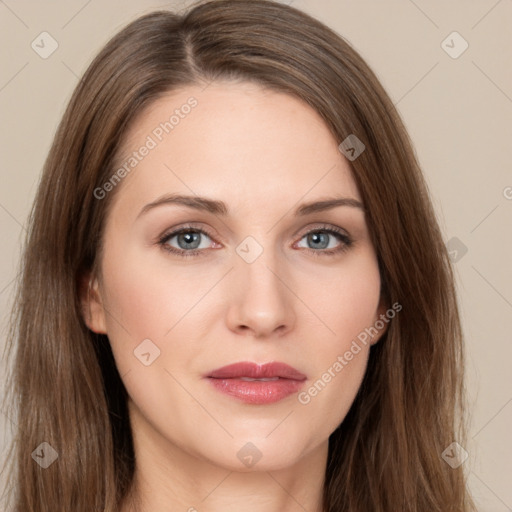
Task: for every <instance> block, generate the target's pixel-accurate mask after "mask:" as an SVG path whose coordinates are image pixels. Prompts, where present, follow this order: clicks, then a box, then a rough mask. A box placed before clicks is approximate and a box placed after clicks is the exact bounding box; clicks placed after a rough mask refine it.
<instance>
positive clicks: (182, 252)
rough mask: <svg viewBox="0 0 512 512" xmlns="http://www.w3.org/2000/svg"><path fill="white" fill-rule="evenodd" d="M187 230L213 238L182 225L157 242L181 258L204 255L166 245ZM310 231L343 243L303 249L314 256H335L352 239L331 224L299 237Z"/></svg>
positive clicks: (193, 250)
mask: <svg viewBox="0 0 512 512" xmlns="http://www.w3.org/2000/svg"><path fill="white" fill-rule="evenodd" d="M189 232H194V233H201V234H204V235H206V236H208V237H209V238H211V239H213V236H212V235H211V234H210V233H209V232H208V230H206V229H203V228H201V229H200V228H196V227H194V226H183V227H182V228H180V229H177V230H176V231H172V232H171V233H165V234H164V235H163V236H161V237H160V238H159V239H158V244H159V245H160V246H162V249H164V250H165V251H167V252H170V253H172V254H176V255H178V256H180V257H183V258H189V257H191V256H201V255H204V253H205V252H206V251H205V250H204V249H192V250H190V251H186V250H184V249H176V248H175V247H171V246H169V245H168V243H167V242H168V241H169V240H170V239H171V238H174V237H175V236H177V235H180V234H182V233H189ZM312 233H328V234H331V235H335V236H337V237H338V238H339V239H340V241H341V242H343V244H342V245H341V246H339V247H337V248H335V249H320V250H315V249H308V248H306V249H305V250H306V251H307V252H310V253H312V254H313V255H314V256H315V257H317V256H335V255H337V254H340V253H343V252H345V251H347V250H348V249H349V247H350V246H351V245H352V243H353V240H352V239H351V238H350V237H349V236H348V235H346V234H345V233H343V232H342V231H341V230H340V229H338V228H335V227H333V226H321V227H319V228H314V229H311V230H310V231H307V232H306V233H304V234H303V235H302V237H301V238H300V239H301V240H302V238H304V237H305V236H307V235H309V234H312Z"/></svg>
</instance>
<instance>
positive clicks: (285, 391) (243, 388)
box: [208, 377, 304, 404]
mask: <svg viewBox="0 0 512 512" xmlns="http://www.w3.org/2000/svg"><path fill="white" fill-rule="evenodd" d="M208 380H209V381H210V382H211V383H212V385H213V386H214V387H215V388H216V389H217V390H219V391H221V392H223V393H226V394H227V395H231V396H233V397H235V398H238V399H239V400H241V401H242V402H246V403H249V404H271V403H274V402H279V400H282V399H283V398H286V397H287V396H289V395H291V394H292V393H296V392H297V391H298V390H299V389H300V388H301V387H302V386H303V384H304V381H303V380H292V379H278V380H267V381H262V380H253V381H247V380H241V379H214V378H211V377H210V378H209V379H208Z"/></svg>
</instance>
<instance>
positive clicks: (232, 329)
mask: <svg viewBox="0 0 512 512" xmlns="http://www.w3.org/2000/svg"><path fill="white" fill-rule="evenodd" d="M203 89H204V90H203ZM191 96H194V97H195V98H196V99H197V101H198V105H197V106H196V107H195V108H194V109H192V111H191V112H190V114H188V115H187V116H185V117H184V118H183V119H180V122H179V124H178V125H177V126H176V127H175V128H174V129H173V130H172V131H171V132H170V133H169V134H166V135H165V137H164V138H163V140H162V141H161V142H159V143H158V146H157V147H156V148H154V149H152V150H151V151H150V152H149V154H148V155H147V156H146V157H145V158H144V159H142V160H141V161H140V162H139V163H138V165H137V167H136V168H135V169H134V170H133V171H132V172H131V173H130V174H129V175H127V176H126V177H125V178H124V179H123V181H122V183H120V184H119V185H117V189H116V191H115V196H114V197H113V203H112V205H111V206H112V208H111V210H110V211H109V214H108V217H107V219H106V225H105V232H104V250H103V252H102V257H101V261H100V270H101V271H100V274H99V275H98V276H94V275H91V276H89V277H90V279H91V281H90V282H91V289H90V292H89V294H88V295H87V297H85V298H84V311H85V317H86V321H87V324H88V326H89V328H90V329H91V330H93V331H95V332H99V333H105V334H107V335H108V337H109V340H110V343H111V346H112V350H113V353H114V357H115V360H116V364H117V367H118V369H119V373H120V375H121V376H122V379H123V382H124V384H125V386H126V389H127V391H128V394H129V412H130V421H131V425H132V430H133V435H134V448H135V454H136V458H137V467H136V475H135V487H134V491H133V494H132V495H131V496H130V497H129V498H128V499H127V500H126V501H125V503H124V504H123V512H128V511H129V510H143V511H159V512H160V511H162V512H164V511H175V510H183V511H187V510H189V511H191V512H192V511H193V510H197V511H199V512H201V511H218V510H223V511H235V510H237V511H238V510H246V511H251V512H256V511H265V512H272V511H275V512H277V511H280V512H282V511H286V512H288V511H290V512H291V511H299V510H300V511H303V510H308V511H320V510H321V496H322V485H323V478H324V474H325V467H326V461H327V449H328V438H329V435H330V434H331V433H332V432H333V431H334V430H335V429H336V428H337V426H338V425H339V424H340V423H341V422H342V421H343V419H344V417H345V415H346V414H347V412H348V410H349V408H350V406H351V404H352V402H353V400H354V398H355V396H356V393H357V391H358V389H359V387H360V385H361V381H362V378H363V376H364V372H365V370H366V366H367V359H368V354H369V351H370V349H371V345H372V344H374V343H375V342H377V341H378V339H379V338H380V337H381V336H382V334H383V333H384V331H385V329H386V327H387V326H386V327H384V328H383V329H381V331H380V332H379V334H378V335H376V336H375V337H374V338H373V340H372V341H371V343H368V344H367V345H361V347H362V349H361V351H360V352H359V353H358V354H357V355H354V357H353V359H352V360H351V361H350V362H349V363H348V364H347V365H346V366H345V367H344V368H343V370H342V371H340V372H338V373H337V374H336V376H335V377H334V378H332V379H331V381H330V382H329V383H328V384H327V385H326V386H325V387H324V388H323V389H322V390H321V392H318V393H317V395H316V396H314V397H311V400H310V401H309V403H307V404H303V403H300V402H299V400H298V396H297V394H296V393H295V394H292V395H290V396H288V397H287V398H285V399H283V400H281V401H279V402H276V403H273V404H267V405H253V404H246V403H243V402H241V401H239V400H237V399H235V398H232V397H230V396H228V395H225V394H223V393H220V392H219V391H217V390H216V389H214V388H213V386H211V384H210V382H209V381H208V380H207V379H205V378H203V376H204V375H205V374H206V373H207V372H209V371H211V370H214V369H216V368H219V367H222V366H224V365H227V364H231V363H234V362H238V361H254V362H256V363H264V362H268V361H282V362H285V363H287V364H289V365H291V366H293V367H295V368H296V369H298V370H299V371H300V372H302V373H304V374H305V375H306V376H307V381H306V382H305V384H304V387H303V388H302V389H303V390H307V389H308V388H310V387H311V386H312V384H313V383H314V382H315V381H317V380H318V379H319V378H321V376H322V374H324V373H325V372H326V371H327V370H328V368H330V367H332V366H333V363H334V362H335V361H336V360H337V358H338V356H339V355H343V354H344V353H345V352H346V351H347V350H349V348H350V345H351V343H352V341H353V340H354V339H355V338H356V336H357V335H358V334H359V333H361V332H362V331H363V330H364V329H365V328H367V327H369V326H372V325H373V324H374V323H375V321H376V320H377V319H379V315H381V314H382V313H384V311H385V310H386V306H385V305H384V304H381V303H380V302H379V298H380V276H379V271H378V266H377V258H376V253H375V250H374V247H373V245H372V243H371V240H370V237H369V232H368V227H367V224H366V220H365V215H364V212H363V210H361V209H359V208H355V207H351V206H341V207H336V208H333V209H330V210H326V211H323V212H316V213H313V214H310V215H308V216H305V217H296V216H294V215H293V211H294V210H295V208H296V207H297V206H298V205H299V204H300V203H303V202H310V201H315V200H320V199H327V198H332V197H338V196H343V197H348V198H353V199H357V200H359V201H361V196H360V194H359V191H358V189H357V186H356V184H355V182H354V180H353V178H352V175H351V170H350V167H349V162H348V161H347V160H346V159H345V157H344V156H343V154H342V153H341V152H340V151H339V149H338V144H339V142H340V141H336V140H335V139H334V138H333V136H332V135H331V133H330V132H329V130H328V128H327V126H326V125H325V124H324V122H323V121H322V119H321V118H320V117H319V115H318V114H317V113H316V112H315V111H314V110H313V109H312V108H311V107H309V106H308V105H306V104H305V103H303V102H301V101H300V100H298V99H296V98H294V97H292V96H290V95H285V94H282V93H278V92H275V91H270V90H266V89H263V88H262V87H261V86H259V85H256V84H252V83H248V82H238V83H234V82H214V83H212V84H211V85H209V86H208V87H206V88H204V86H201V87H200V86H188V87H186V88H184V89H181V90H178V91H174V92H173V93H172V94H168V95H167V96H165V97H163V98H161V99H159V100H158V101H156V102H154V103H153V104H152V105H151V106H150V108H149V109H148V110H146V111H145V112H144V113H143V115H142V116H140V117H139V118H137V119H136V120H135V122H134V124H133V125H132V126H131V129H130V131H129V132H128V134H127V137H126V139H125V144H124V146H123V148H122V151H121V153H120V154H121V155H124V156H126V155H129V154H131V152H132V151H134V150H136V149H137V148H139V147H140V146H141V145H143V144H144V142H145V141H146V138H147V136H148V135H149V134H151V133H152V131H153V130H154V129H155V127H156V126H158V125H159V124H160V123H161V122H162V121H164V120H166V119H168V118H169V113H170V112H171V113H172V111H174V110H175V109H176V108H179V107H180V105H182V104H184V103H186V101H187V99H188V98H189V97H191ZM119 161H123V158H120V159H119ZM110 193H112V192H110ZM169 193H182V194H189V195H195V194H197V195H199V196H207V197H209V198H214V199H218V200H222V201H224V202H225V203H226V205H227V207H228V208H229V214H228V215H227V216H225V218H224V217H222V216H220V215H215V214H212V213H209V212H203V211H199V210H194V209H192V208H190V207H186V206H180V205H173V204H167V205H163V206H158V207H155V208H153V209H151V210H149V211H147V212H146V213H143V214H141V215H140V216H139V213H140V212H141V210H142V209H143V208H144V206H145V205H147V204H149V203H152V202H153V201H155V200H157V199H158V198H160V197H161V196H162V195H164V194H169ZM188 222H194V228H196V229H197V228H199V229H203V228H204V229H206V230H209V232H210V233H211V234H212V236H211V237H210V236H209V235H204V234H199V237H201V238H200V247H199V250H202V251H203V252H202V254H201V255H197V256H191V257H188V258H185V257H180V256H178V255H175V254H171V253H169V252H167V251H165V250H164V248H163V245H161V244H159V243H158V239H159V237H160V236H161V235H163V234H165V233H166V232H170V231H171V228H176V229H178V228H180V227H182V226H183V225H185V224H186V223H188ZM324 224H327V225H328V227H331V226H332V227H338V228H339V229H341V230H342V232H343V233H345V234H348V235H349V236H350V237H351V239H352V240H353V243H352V245H350V246H349V247H348V248H347V250H346V251H341V252H338V253H337V254H334V255H330V256H329V255H326V254H322V251H323V252H325V251H326V250H327V249H330V248H336V247H340V246H343V245H344V241H343V240H341V239H339V238H338V237H337V236H336V235H333V234H328V233H326V232H325V229H324V230H322V226H323V225H324ZM313 228H316V229H317V233H319V234H321V233H324V237H323V239H322V240H320V241H318V240H316V241H315V240H311V237H308V236H307V234H306V233H307V232H308V231H309V230H311V229H313ZM196 233H197V231H196ZM247 236H251V237H253V238H254V239H255V240H256V241H257V243H258V244H259V245H260V246H261V248H262V249H263V252H262V253H261V254H260V255H259V256H258V257H257V259H256V260H255V261H254V262H252V263H248V262H247V261H246V260H244V259H243V258H242V257H241V256H240V255H239V254H238V253H237V252H236V249H237V247H238V246H239V244H240V243H241V242H242V241H244V239H245V238H246V237H247ZM188 242H190V240H188ZM164 243H167V245H171V246H172V247H174V248H176V249H178V250H179V249H180V248H181V249H182V250H183V251H187V250H188V251H190V250H191V249H187V247H188V246H187V245H186V243H187V241H186V240H185V241H184V240H183V239H181V240H180V237H178V236H174V237H172V238H169V239H168V240H166V241H165V242H164ZM327 243H328V248H327V249H325V247H326V246H327ZM322 244H324V245H322ZM196 247H197V246H194V247H193V248H196ZM250 251H254V248H251V249H250ZM145 339H150V340H151V341H152V343H154V344H155V345H156V346H157V347H158V348H159V350H160V356H159V357H158V358H157V359H155V360H154V362H152V363H151V364H150V365H149V366H145V365H144V364H142V363H141V362H140V360H139V359H138V358H137V357H135V356H134V350H135V349H136V348H137V346H138V345H139V344H140V343H141V342H142V341H143V340H145ZM248 442H251V443H252V444H253V445H255V446H256V447H257V449H258V450H259V452H260V453H261V459H260V460H259V461H258V462H257V463H256V464H254V465H253V466H252V467H247V466H245V465H244V464H243V463H242V462H241V461H240V460H239V458H238V457H237V452H238V451H239V450H240V449H241V448H242V447H243V446H244V445H246V443H248ZM135 498H136V499H137V503H139V506H138V508H137V507H135V506H134V504H135V501H134V499H135Z"/></svg>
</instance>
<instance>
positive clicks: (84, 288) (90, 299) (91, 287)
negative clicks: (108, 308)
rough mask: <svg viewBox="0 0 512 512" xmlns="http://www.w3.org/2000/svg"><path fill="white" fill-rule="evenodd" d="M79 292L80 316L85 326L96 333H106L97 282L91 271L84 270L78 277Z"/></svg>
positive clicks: (103, 311)
mask: <svg viewBox="0 0 512 512" xmlns="http://www.w3.org/2000/svg"><path fill="white" fill-rule="evenodd" d="M79 294H80V303H81V305H82V316H83V319H84V322H85V324H86V325H87V327H89V329H90V330H91V331H93V332H95V333H97V334H107V326H106V322H105V310H104V308H103V301H102V298H101V293H100V288H99V282H98V279H97V278H96V277H95V276H94V275H93V274H92V272H86V273H84V274H83V275H82V276H81V277H80V279H79Z"/></svg>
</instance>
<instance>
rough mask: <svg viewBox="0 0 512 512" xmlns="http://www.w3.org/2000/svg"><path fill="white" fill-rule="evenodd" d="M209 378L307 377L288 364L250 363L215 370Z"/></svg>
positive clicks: (295, 378)
mask: <svg viewBox="0 0 512 512" xmlns="http://www.w3.org/2000/svg"><path fill="white" fill-rule="evenodd" d="M207 377H212V378H214V379H233V378H237V377H250V378H252V379H262V378H272V377H280V378H282V379H292V380H305V379H306V378H307V377H306V375H304V374H303V373H301V372H299V371H298V370H296V369H295V368H293V367H292V366H290V365H288V364H286V363H280V362H272V363H265V364H257V363H253V362H250V361H242V362H239V363H234V364H229V365H227V366H223V367H222V368H217V369H216V370H213V371H212V372H211V373H210V374H209V375H207Z"/></svg>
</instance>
